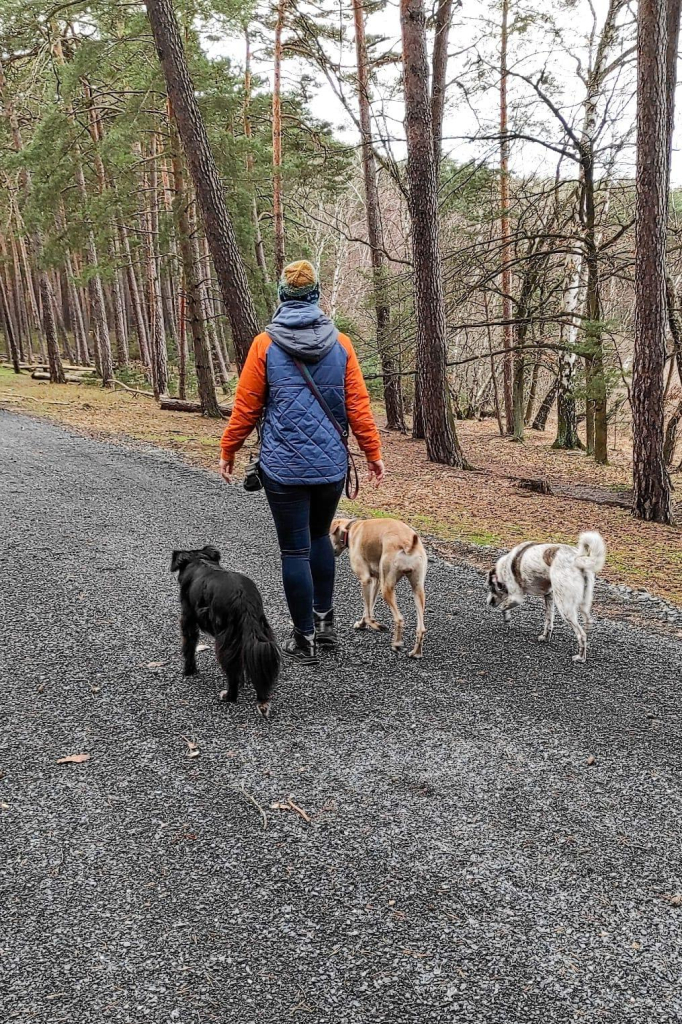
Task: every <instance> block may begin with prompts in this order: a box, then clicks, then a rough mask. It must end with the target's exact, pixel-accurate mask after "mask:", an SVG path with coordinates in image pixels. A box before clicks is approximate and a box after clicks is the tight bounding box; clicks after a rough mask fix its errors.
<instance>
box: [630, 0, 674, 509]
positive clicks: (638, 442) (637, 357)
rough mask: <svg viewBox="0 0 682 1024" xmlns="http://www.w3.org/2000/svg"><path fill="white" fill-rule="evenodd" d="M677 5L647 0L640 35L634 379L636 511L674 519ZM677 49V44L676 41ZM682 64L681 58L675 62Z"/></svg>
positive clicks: (642, 1)
mask: <svg viewBox="0 0 682 1024" xmlns="http://www.w3.org/2000/svg"><path fill="white" fill-rule="evenodd" d="M670 7H674V15H675V21H676V23H677V24H679V16H680V2H679V0H668V3H667V4H664V3H661V2H660V0H640V2H639V24H638V34H637V56H638V72H637V214H636V222H635V354H634V360H633V378H632V441H633V452H632V456H633V482H634V497H633V511H634V514H635V515H636V516H637V517H638V518H640V519H646V520H649V521H653V522H658V523H672V521H673V515H672V503H671V495H670V477H669V475H668V470H667V468H666V466H665V462H664V458H663V441H664V436H663V435H664V405H663V386H664V373H665V341H666V313H667V311H666V292H665V249H666V229H667V224H668V182H669V180H670V149H671V140H670V138H669V125H670V124H672V121H673V117H672V110H671V109H670V108H671V107H672V104H673V100H672V98H671V97H670V96H669V93H668V89H667V86H668V84H669V75H668V74H667V67H666V65H667V48H668V37H669V23H670V21H672V15H669V11H670ZM675 49H677V47H675ZM675 63H676V62H675Z"/></svg>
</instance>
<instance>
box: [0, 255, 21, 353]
mask: <svg viewBox="0 0 682 1024" xmlns="http://www.w3.org/2000/svg"><path fill="white" fill-rule="evenodd" d="M0 311H1V312H2V319H3V325H4V328H5V337H6V339H7V347H8V349H9V357H10V360H11V362H12V369H13V370H14V372H15V373H19V372H20V369H19V362H20V359H19V346H18V344H17V334H16V326H15V324H14V319H13V316H12V310H11V307H10V302H9V295H8V292H7V285H6V284H5V276H4V273H3V268H2V267H0Z"/></svg>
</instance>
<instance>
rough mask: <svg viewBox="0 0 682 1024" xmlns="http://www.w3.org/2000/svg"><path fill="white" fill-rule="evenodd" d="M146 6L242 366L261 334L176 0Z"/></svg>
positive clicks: (154, 0)
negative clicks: (182, 35)
mask: <svg viewBox="0 0 682 1024" xmlns="http://www.w3.org/2000/svg"><path fill="white" fill-rule="evenodd" d="M146 4H147V12H148V14H149V21H150V24H151V27H152V33H153V35H154V41H155V43H156V48H157V52H158V55H159V60H160V61H161V66H162V68H163V72H164V76H165V79H166V88H167V90H168V96H169V98H170V101H171V103H172V105H173V110H174V112H175V119H176V122H177V126H178V131H179V133H180V138H181V139H182V144H183V147H184V150H185V153H186V156H187V163H188V166H189V169H190V173H191V175H192V179H193V181H194V185H195V188H196V193H197V199H198V202H199V207H200V209H201V213H202V217H203V220H204V226H205V229H206V237H207V238H208V244H209V246H210V247H211V255H212V256H213V262H214V265H215V268H216V272H217V274H218V282H219V284H220V290H221V293H222V296H223V302H224V304H225V309H226V310H227V314H228V317H229V319H230V324H231V328H232V339H233V342H234V346H235V351H236V355H237V361H238V362H239V365H240V366H242V365H243V363H244V360H245V359H246V355H247V353H248V350H249V348H250V346H251V342H252V341H253V339H254V337H255V336H256V334H258V319H257V317H256V311H255V309H254V306H253V301H252V299H251V294H250V292H249V285H248V280H247V277H246V270H245V268H244V263H243V261H242V258H241V255H240V253H239V248H238V246H237V242H236V239H235V236H234V230H233V227H232V222H231V220H230V216H229V214H228V212H227V207H226V205H225V197H224V195H223V191H222V186H221V183H220V178H219V176H218V170H217V167H216V164H215V160H214V159H213V155H212V153H211V150H210V147H209V144H208V136H207V135H206V128H205V126H204V122H203V119H202V117H201V112H200V110H199V106H198V104H197V100H196V96H195V94H194V88H193V85H192V80H191V78H190V76H189V71H188V69H187V61H186V59H185V53H184V50H183V46H182V40H181V38H180V31H179V29H178V23H177V21H176V18H175V14H174V11H173V5H172V2H171V0H146Z"/></svg>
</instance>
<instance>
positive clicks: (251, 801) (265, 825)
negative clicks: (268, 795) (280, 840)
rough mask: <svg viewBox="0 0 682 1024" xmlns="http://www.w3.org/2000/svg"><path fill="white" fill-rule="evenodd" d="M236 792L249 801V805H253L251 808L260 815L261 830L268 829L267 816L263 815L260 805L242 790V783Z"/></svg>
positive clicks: (253, 797)
mask: <svg viewBox="0 0 682 1024" xmlns="http://www.w3.org/2000/svg"><path fill="white" fill-rule="evenodd" d="M238 792H240V793H241V794H242V796H244V797H246V799H247V800H248V801H249V803H251V804H253V806H254V807H255V808H256V809H257V810H258V811H259V812H260V815H261V817H262V819H263V829H266V828H267V827H268V816H267V814H266V813H265V811H264V810H263V808H262V807H261V805H260V804H259V803H258V801H257V800H256V798H255V796H252V795H251V794H250V793H249V792H248V791H247V790H246V789H245V788H244V783H242V784H241V786H240V787H239V790H238Z"/></svg>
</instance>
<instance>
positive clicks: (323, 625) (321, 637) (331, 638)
mask: <svg viewBox="0 0 682 1024" xmlns="http://www.w3.org/2000/svg"><path fill="white" fill-rule="evenodd" d="M313 618H314V620H315V640H316V642H317V645H318V647H338V646H339V638H338V637H337V635H336V630H335V629H334V609H333V608H330V609H329V611H328V612H313Z"/></svg>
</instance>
